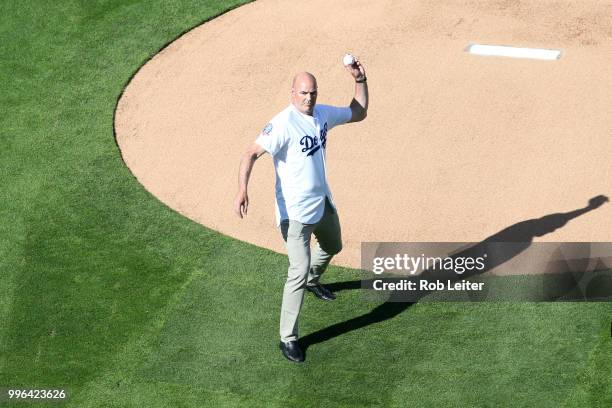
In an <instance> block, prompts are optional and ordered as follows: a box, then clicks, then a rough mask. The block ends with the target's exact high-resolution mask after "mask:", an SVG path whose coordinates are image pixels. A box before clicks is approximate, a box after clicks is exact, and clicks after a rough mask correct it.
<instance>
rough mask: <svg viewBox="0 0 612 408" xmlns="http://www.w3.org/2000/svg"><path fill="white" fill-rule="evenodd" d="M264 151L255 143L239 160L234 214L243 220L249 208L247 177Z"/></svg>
mask: <svg viewBox="0 0 612 408" xmlns="http://www.w3.org/2000/svg"><path fill="white" fill-rule="evenodd" d="M265 152H266V151H265V149H264V148H263V147H261V146H260V145H259V144H257V143H253V144H252V145H251V146H249V148H248V149H247V151H246V152H245V153H244V155H243V156H242V159H241V160H240V168H239V170H238V193H237V194H236V199H235V200H234V212H235V213H236V214H237V215H238V216H239V217H240V218H243V217H244V216H245V215H246V214H247V210H248V206H249V196H248V193H247V188H248V185H249V177H250V176H251V170H253V165H254V164H255V160H257V159H258V158H260V157H261V155H262V154H264V153H265Z"/></svg>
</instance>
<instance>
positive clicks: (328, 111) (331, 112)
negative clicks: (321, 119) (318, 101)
mask: <svg viewBox="0 0 612 408" xmlns="http://www.w3.org/2000/svg"><path fill="white" fill-rule="evenodd" d="M318 107H319V109H320V110H321V112H322V113H323V115H325V121H326V122H327V129H328V130H329V129H331V128H333V127H335V126H338V125H344V124H345V123H347V122H348V121H349V120H351V117H352V112H351V108H348V107H337V106H329V105H319V106H318Z"/></svg>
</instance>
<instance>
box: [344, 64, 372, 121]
mask: <svg viewBox="0 0 612 408" xmlns="http://www.w3.org/2000/svg"><path fill="white" fill-rule="evenodd" d="M346 70H347V71H348V72H349V73H350V74H351V76H352V77H353V78H355V96H354V97H353V100H352V101H351V105H350V108H351V120H349V123H351V122H359V121H361V120H364V119H365V118H366V116H367V115H368V82H367V80H368V79H367V78H366V73H365V69H364V68H363V65H361V62H359V61H357V60H355V63H353V64H352V65H347V66H346Z"/></svg>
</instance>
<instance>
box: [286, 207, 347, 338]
mask: <svg viewBox="0 0 612 408" xmlns="http://www.w3.org/2000/svg"><path fill="white" fill-rule="evenodd" d="M280 229H281V233H282V234H283V239H284V241H285V246H286V248H287V253H288V255H289V270H288V271H287V282H286V283H285V289H284V291H283V304H282V306H281V318H280V337H281V340H282V341H285V342H286V341H291V340H297V338H298V317H299V315H300V309H301V307H302V302H303V301H304V288H305V286H306V285H313V284H315V283H317V282H318V281H319V278H320V277H321V274H322V273H323V272H324V271H325V268H327V265H328V264H329V261H330V260H331V258H332V257H333V256H334V255H335V254H337V253H338V252H340V250H341V249H342V238H341V235H340V221H339V219H338V214H337V213H336V211H335V210H334V209H333V207H332V206H331V204H330V203H329V201H328V200H327V198H326V199H325V212H324V213H323V217H321V220H319V222H317V223H316V224H302V223H300V222H298V221H294V220H284V221H283V222H281V225H280ZM312 234H314V236H315V237H316V238H317V245H316V247H315V250H314V254H312V256H311V253H310V237H311V236H312Z"/></svg>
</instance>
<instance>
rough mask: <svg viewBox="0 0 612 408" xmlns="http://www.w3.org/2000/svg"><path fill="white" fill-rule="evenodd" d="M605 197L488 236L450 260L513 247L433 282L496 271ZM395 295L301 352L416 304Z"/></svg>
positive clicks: (308, 340) (347, 285)
mask: <svg viewBox="0 0 612 408" xmlns="http://www.w3.org/2000/svg"><path fill="white" fill-rule="evenodd" d="M608 201H609V199H608V197H606V196H604V195H599V196H596V197H593V198H591V199H590V200H589V203H588V205H587V206H586V207H584V208H579V209H576V210H573V211H569V212H566V213H555V214H549V215H545V216H544V217H541V218H535V219H531V220H526V221H521V222H519V223H517V224H514V225H511V226H509V227H507V228H504V229H503V230H501V231H499V232H497V233H495V234H493V235H491V236H490V237H488V238H485V239H484V240H483V241H481V242H479V243H478V244H476V245H473V246H471V247H469V248H467V249H465V250H462V251H460V252H458V253H456V254H453V255H451V257H453V258H458V257H470V256H471V257H476V256H479V255H480V254H482V253H483V252H484V249H485V248H486V246H487V244H490V243H498V242H505V243H515V244H516V245H510V246H509V248H510V250H509V251H504V253H502V254H501V255H500V256H498V257H496V258H495V259H491V260H489V261H488V262H487V265H486V268H485V269H483V270H481V271H475V270H472V271H471V272H467V271H466V273H464V274H462V275H457V274H456V273H454V272H452V271H450V273H448V274H446V275H444V276H442V275H440V274H439V273H438V272H437V271H436V275H435V277H436V278H443V279H448V280H451V281H458V280H460V279H465V278H467V277H470V276H474V275H479V274H483V273H485V272H487V271H489V270H491V269H494V268H495V267H497V266H499V265H501V264H503V263H505V262H507V261H509V260H510V259H512V258H514V257H515V256H517V255H518V254H520V253H521V252H523V251H524V250H525V249H527V248H528V247H529V246H530V245H531V243H532V242H533V239H534V238H535V237H541V236H544V235H546V234H550V233H551V232H553V231H555V230H557V229H559V228H561V227H563V226H565V224H567V223H568V222H569V221H570V220H572V219H574V218H576V217H579V216H581V215H583V214H585V213H587V212H589V211H592V210H594V209H597V208H599V207H600V206H602V205H603V204H604V203H606V202H608ZM428 275H431V273H430V271H425V272H423V274H422V275H421V277H424V278H425V277H429V276H428ZM327 286H328V287H329V288H330V289H331V290H333V291H342V290H352V289H360V288H361V287H362V281H361V280H355V281H346V282H336V283H331V284H329V285H327ZM397 293H398V292H396V291H394V292H393V295H391V297H390V298H389V299H387V301H386V302H384V303H382V304H381V305H379V306H377V307H375V308H374V309H372V311H370V312H368V313H366V314H363V315H361V316H357V317H354V318H352V319H349V320H347V321H344V322H341V323H336V324H334V325H331V326H329V327H326V328H324V329H322V330H319V331H316V332H314V333H310V334H308V335H306V336H304V337H302V338H301V339H300V345H301V346H302V348H303V350H304V351H306V350H307V349H308V347H309V346H311V345H313V344H317V343H322V342H325V341H327V340H330V339H333V338H334V337H337V336H341V335H343V334H345V333H349V332H351V331H353V330H357V329H360V328H362V327H366V326H368V325H370V324H373V323H379V322H382V321H384V320H388V319H391V318H393V317H395V316H397V315H398V314H400V313H402V312H403V311H404V310H406V309H408V308H409V307H410V306H412V305H413V304H415V303H416V302H403V301H402V300H401V299H400V298H398V296H399V295H398V294H397ZM429 293H430V291H422V292H421V293H419V294H418V298H419V299H420V298H422V297H424V296H426V295H428V294H429Z"/></svg>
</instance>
